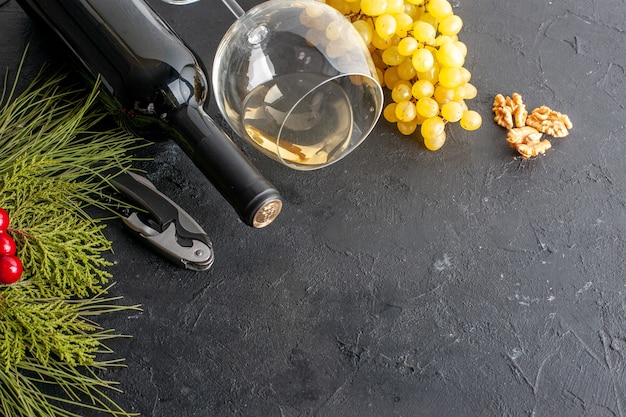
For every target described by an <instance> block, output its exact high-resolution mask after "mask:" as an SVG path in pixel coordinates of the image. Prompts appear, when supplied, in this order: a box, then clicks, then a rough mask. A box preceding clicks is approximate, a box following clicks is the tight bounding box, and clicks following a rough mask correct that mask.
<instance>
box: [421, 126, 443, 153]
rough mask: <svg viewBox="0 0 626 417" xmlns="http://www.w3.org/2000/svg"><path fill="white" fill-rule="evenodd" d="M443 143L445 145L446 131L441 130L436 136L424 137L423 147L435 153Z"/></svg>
mask: <svg viewBox="0 0 626 417" xmlns="http://www.w3.org/2000/svg"><path fill="white" fill-rule="evenodd" d="M444 143H446V131H445V130H443V131H442V132H441V133H440V134H438V135H436V136H425V137H424V146H425V147H426V149H428V150H429V151H437V150H439V149H441V147H442V146H443V144H444Z"/></svg>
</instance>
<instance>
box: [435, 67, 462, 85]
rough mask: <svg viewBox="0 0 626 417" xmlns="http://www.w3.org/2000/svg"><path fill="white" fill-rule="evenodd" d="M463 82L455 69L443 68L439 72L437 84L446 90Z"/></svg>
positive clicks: (459, 71) (459, 73)
mask: <svg viewBox="0 0 626 417" xmlns="http://www.w3.org/2000/svg"><path fill="white" fill-rule="evenodd" d="M462 82H463V74H462V73H461V70H459V68H456V67H443V68H441V70H440V71H439V84H441V85H443V86H444V87H447V88H454V87H458V86H459V85H461V83H462Z"/></svg>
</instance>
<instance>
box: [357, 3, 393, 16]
mask: <svg viewBox="0 0 626 417" xmlns="http://www.w3.org/2000/svg"><path fill="white" fill-rule="evenodd" d="M361 11H362V12H363V13H364V14H366V15H368V16H380V15H381V14H383V13H385V12H386V11H387V0H361Z"/></svg>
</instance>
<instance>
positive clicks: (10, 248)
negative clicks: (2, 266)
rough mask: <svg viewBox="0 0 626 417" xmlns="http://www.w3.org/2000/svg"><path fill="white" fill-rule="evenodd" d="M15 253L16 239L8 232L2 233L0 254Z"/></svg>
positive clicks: (0, 235)
mask: <svg viewBox="0 0 626 417" xmlns="http://www.w3.org/2000/svg"><path fill="white" fill-rule="evenodd" d="M2 255H15V241H14V240H13V238H12V237H11V235H9V234H8V233H0V256H2Z"/></svg>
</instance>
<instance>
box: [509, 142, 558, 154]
mask: <svg viewBox="0 0 626 417" xmlns="http://www.w3.org/2000/svg"><path fill="white" fill-rule="evenodd" d="M551 147H552V144H551V143H550V141H549V140H548V139H544V140H542V141H540V142H536V143H520V144H519V145H517V147H516V149H517V152H519V153H520V155H522V158H530V157H531V156H537V155H540V154H544V153H545V152H546V151H547V150H548V149H550V148H551Z"/></svg>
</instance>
